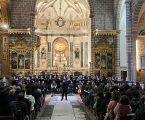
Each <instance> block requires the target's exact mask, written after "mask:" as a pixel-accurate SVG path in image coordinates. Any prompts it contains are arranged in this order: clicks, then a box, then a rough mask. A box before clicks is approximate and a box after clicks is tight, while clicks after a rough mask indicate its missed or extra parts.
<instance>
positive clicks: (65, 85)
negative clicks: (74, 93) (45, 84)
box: [61, 80, 68, 101]
mask: <svg viewBox="0 0 145 120" xmlns="http://www.w3.org/2000/svg"><path fill="white" fill-rule="evenodd" d="M61 89H62V91H61V92H62V97H61V101H62V100H63V98H64V95H65V100H67V93H68V82H67V81H65V80H63V83H62V86H61Z"/></svg>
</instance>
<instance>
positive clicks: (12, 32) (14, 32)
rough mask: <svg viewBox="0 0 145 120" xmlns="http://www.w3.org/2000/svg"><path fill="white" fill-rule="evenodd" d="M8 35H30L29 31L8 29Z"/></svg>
mask: <svg viewBox="0 0 145 120" xmlns="http://www.w3.org/2000/svg"><path fill="white" fill-rule="evenodd" d="M8 34H25V35H26V34H27V35H30V34H31V29H30V28H28V29H8Z"/></svg>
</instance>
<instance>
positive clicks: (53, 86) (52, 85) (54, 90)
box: [51, 81, 57, 94]
mask: <svg viewBox="0 0 145 120" xmlns="http://www.w3.org/2000/svg"><path fill="white" fill-rule="evenodd" d="M56 88H57V84H56V82H55V81H53V82H52V83H51V90H52V94H54V93H55V92H56Z"/></svg>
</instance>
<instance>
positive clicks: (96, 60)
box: [95, 53, 100, 68]
mask: <svg viewBox="0 0 145 120" xmlns="http://www.w3.org/2000/svg"><path fill="white" fill-rule="evenodd" d="M95 67H96V68H100V53H95Z"/></svg>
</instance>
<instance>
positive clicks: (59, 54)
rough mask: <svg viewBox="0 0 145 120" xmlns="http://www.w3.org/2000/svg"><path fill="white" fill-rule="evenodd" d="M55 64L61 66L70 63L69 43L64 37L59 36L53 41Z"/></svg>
mask: <svg viewBox="0 0 145 120" xmlns="http://www.w3.org/2000/svg"><path fill="white" fill-rule="evenodd" d="M53 65H54V66H61V67H63V66H67V65H68V44H67V41H66V40H65V39H63V38H57V39H56V40H55V41H54V43H53Z"/></svg>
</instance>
